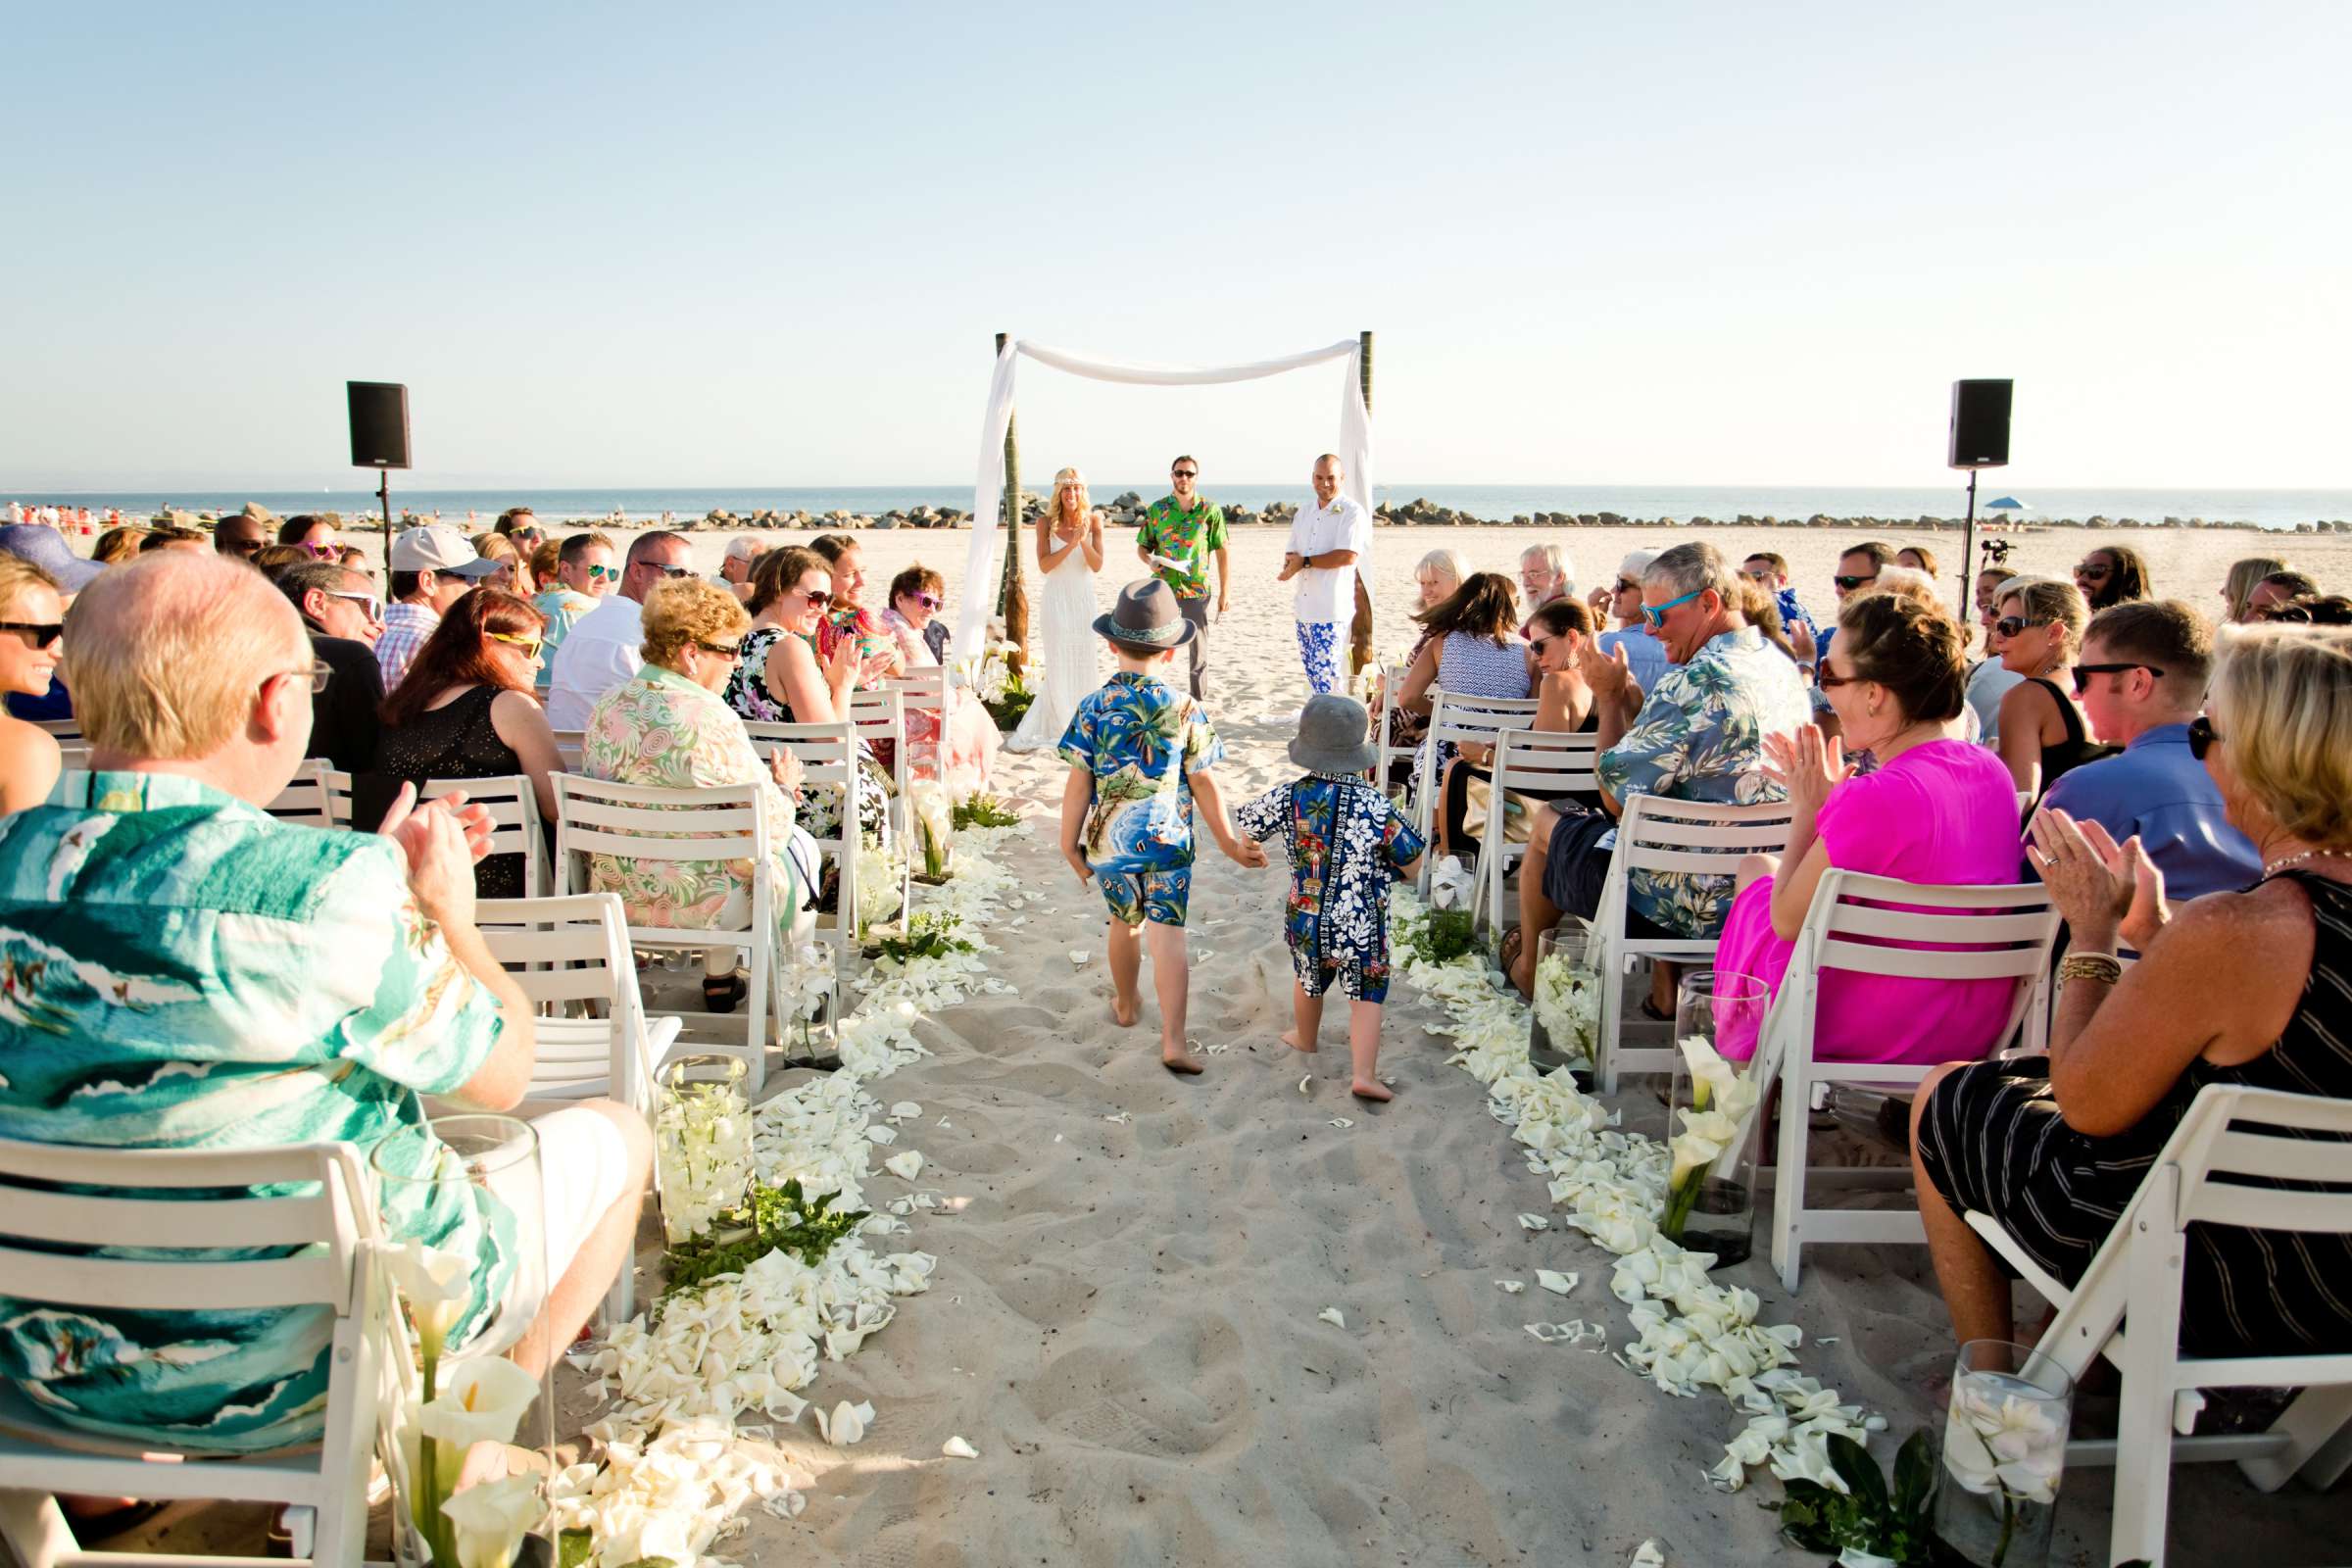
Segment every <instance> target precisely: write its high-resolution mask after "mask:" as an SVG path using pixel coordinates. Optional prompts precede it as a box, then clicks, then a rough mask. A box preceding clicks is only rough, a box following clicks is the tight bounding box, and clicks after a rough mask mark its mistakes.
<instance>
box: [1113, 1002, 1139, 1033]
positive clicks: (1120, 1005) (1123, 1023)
mask: <svg viewBox="0 0 2352 1568" xmlns="http://www.w3.org/2000/svg"><path fill="white" fill-rule="evenodd" d="M1143 1015H1144V1009H1143V1005H1142V1004H1141V1003H1140V1002H1123V1001H1121V1000H1120V999H1119V998H1117V997H1113V998H1111V999H1110V1021H1111V1022H1112V1023H1115V1024H1117V1025H1118V1026H1119V1027H1120V1028H1122V1029H1132V1028H1134V1027H1135V1020H1136V1019H1138V1018H1141V1017H1142V1016H1143Z"/></svg>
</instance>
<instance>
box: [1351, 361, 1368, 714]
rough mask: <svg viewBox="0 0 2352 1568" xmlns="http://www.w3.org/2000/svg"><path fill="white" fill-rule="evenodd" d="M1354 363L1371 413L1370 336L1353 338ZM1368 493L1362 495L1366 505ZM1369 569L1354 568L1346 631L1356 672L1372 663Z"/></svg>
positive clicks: (1365, 565) (1365, 563) (1358, 565)
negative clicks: (1355, 348) (1366, 583)
mask: <svg viewBox="0 0 2352 1568" xmlns="http://www.w3.org/2000/svg"><path fill="white" fill-rule="evenodd" d="M1356 342H1357V344H1358V350H1359V352H1358V354H1357V356H1356V357H1357V359H1358V361H1359V362H1360V363H1361V367H1362V370H1363V383H1362V384H1363V389H1364V412H1365V413H1366V414H1370V413H1371V412H1372V334H1371V333H1369V332H1359V333H1357V334H1356ZM1370 494H1371V493H1370V492H1369V491H1367V492H1365V497H1366V500H1367V502H1368V501H1369V500H1370ZM1371 569H1372V560H1371V558H1370V557H1369V556H1366V557H1365V558H1364V559H1363V560H1361V561H1359V562H1357V563H1356V566H1355V619H1354V620H1353V621H1352V622H1350V623H1349V625H1348V659H1349V661H1350V662H1351V665H1352V667H1353V668H1355V669H1359V670H1360V669H1363V668H1365V667H1367V666H1368V665H1370V664H1371V662H1372V594H1371V591H1370V590H1369V589H1367V588H1366V587H1365V586H1364V573H1365V572H1367V571H1369V570H1371Z"/></svg>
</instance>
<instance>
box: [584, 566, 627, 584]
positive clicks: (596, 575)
mask: <svg viewBox="0 0 2352 1568" xmlns="http://www.w3.org/2000/svg"><path fill="white" fill-rule="evenodd" d="M619 575H620V568H619V567H618V566H590V567H589V568H588V580H589V581H590V582H602V581H603V580H604V579H605V578H607V577H617V576H619Z"/></svg>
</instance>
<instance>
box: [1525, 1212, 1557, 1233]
mask: <svg viewBox="0 0 2352 1568" xmlns="http://www.w3.org/2000/svg"><path fill="white" fill-rule="evenodd" d="M1519 1228H1520V1229H1521V1230H1523V1231H1547V1230H1549V1229H1551V1221H1550V1219H1548V1218H1547V1217H1545V1216H1544V1215H1542V1214H1522V1215H1520V1216H1519Z"/></svg>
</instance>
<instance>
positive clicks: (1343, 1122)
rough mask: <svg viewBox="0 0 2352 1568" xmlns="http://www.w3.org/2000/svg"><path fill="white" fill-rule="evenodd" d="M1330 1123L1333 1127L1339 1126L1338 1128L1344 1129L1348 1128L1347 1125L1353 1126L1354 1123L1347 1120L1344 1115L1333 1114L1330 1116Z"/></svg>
mask: <svg viewBox="0 0 2352 1568" xmlns="http://www.w3.org/2000/svg"><path fill="white" fill-rule="evenodd" d="M1331 1124H1332V1125H1333V1126H1334V1127H1339V1128H1343V1129H1345V1128H1348V1127H1352V1126H1354V1125H1355V1123H1353V1122H1351V1121H1349V1120H1348V1118H1347V1117H1345V1116H1334V1117H1332V1118H1331Z"/></svg>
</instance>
